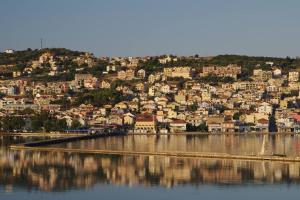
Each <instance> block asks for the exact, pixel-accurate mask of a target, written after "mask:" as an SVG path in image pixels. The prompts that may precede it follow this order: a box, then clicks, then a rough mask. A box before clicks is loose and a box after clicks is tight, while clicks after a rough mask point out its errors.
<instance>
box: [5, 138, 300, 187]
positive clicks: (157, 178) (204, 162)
mask: <svg viewBox="0 0 300 200" xmlns="http://www.w3.org/2000/svg"><path fill="white" fill-rule="evenodd" d="M180 138H181V136H180V137H174V138H169V137H167V136H162V137H160V138H159V139H158V138H157V137H154V136H142V137H135V136H134V137H127V139H125V140H120V138H118V137H114V138H110V139H109V140H108V139H107V140H106V141H104V140H101V141H102V142H103V143H101V145H106V148H107V147H108V146H110V147H111V146H113V145H115V147H114V148H117V147H120V146H122V147H123V148H132V146H133V143H136V145H134V148H136V149H138V150H140V149H144V150H148V151H153V150H155V149H162V148H165V146H167V147H168V148H169V149H175V148H178V146H179V147H180V148H181V149H182V150H184V149H189V148H191V146H192V145H195V146H198V145H199V141H198V140H196V139H195V138H194V139H190V138H187V137H184V138H183V139H180ZM198 139H199V138H198ZM214 139H215V138H206V143H210V142H212V143H213V140H214ZM239 139H240V138H239ZM235 140H237V138H235V137H229V138H226V137H222V138H220V141H221V144H223V145H225V146H227V148H229V149H230V148H231V146H232V145H235V144H239V142H237V141H235ZM287 140H288V141H289V139H287ZM108 141H110V143H108ZM146 141H147V142H146ZM168 141H170V144H169V143H168ZM271 141H273V142H274V140H271ZM275 141H277V140H276V138H275ZM280 141H282V140H280ZM86 142H87V143H88V145H90V146H95V145H99V143H98V141H97V140H92V141H85V142H83V141H81V142H79V143H74V145H80V146H82V148H85V145H87V143H86ZM240 142H241V141H240ZM290 142H291V141H289V142H288V143H290ZM194 143H195V144H194ZM241 143H242V144H243V145H245V144H244V142H241ZM275 143H276V144H277V143H278V142H275ZM0 144H2V142H0ZM201 144H203V145H204V143H201ZM72 145H73V144H69V146H71V147H72ZM277 145H278V146H279V147H281V145H282V144H281V143H278V144H277ZM287 149H288V148H287ZM299 172H300V163H280V162H261V161H239V160H213V159H200V158H199V159H198V158H197V159H196V158H191V159H190V158H177V157H164V156H110V155H89V154H72V153H59V152H26V151H20V152H10V151H7V150H6V149H5V148H3V149H1V148H0V184H1V185H5V186H6V188H11V187H16V186H21V187H25V188H28V189H31V188H38V189H40V190H45V191H53V190H66V189H72V188H88V187H92V186H93V185H95V184H97V183H110V184H116V185H130V186H131V185H144V186H151V185H160V186H163V187H172V186H174V185H179V184H180V185H200V184H207V183H212V184H224V183H226V184H228V183H229V184H242V183H245V182H247V183H249V182H250V183H275V182H276V183H291V182H297V183H298V182H300V173H299Z"/></svg>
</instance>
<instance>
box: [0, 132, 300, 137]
mask: <svg viewBox="0 0 300 200" xmlns="http://www.w3.org/2000/svg"><path fill="white" fill-rule="evenodd" d="M87 135H93V134H89V133H65V132H55V133H48V132H28V133H25V132H20V133H4V132H0V136H22V137H23V136H24V137H25V136H28V137H34V136H35V137H45V136H46V137H74V136H87ZM126 135H133V136H134V135H144V136H176V135H181V136H184V135H186V136H189V135H191V136H197V135H237V136H238V135H241V136H244V135H300V133H296V132H179V133H132V132H130V133H126V134H124V136H126Z"/></svg>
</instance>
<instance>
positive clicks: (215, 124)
mask: <svg viewBox="0 0 300 200" xmlns="http://www.w3.org/2000/svg"><path fill="white" fill-rule="evenodd" d="M223 122H224V117H222V116H213V117H208V118H207V121H206V125H207V127H208V132H221V131H222V124H223Z"/></svg>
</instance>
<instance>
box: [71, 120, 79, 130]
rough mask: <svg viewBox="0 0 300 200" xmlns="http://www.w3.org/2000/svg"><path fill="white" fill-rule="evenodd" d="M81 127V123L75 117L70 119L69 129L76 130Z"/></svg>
mask: <svg viewBox="0 0 300 200" xmlns="http://www.w3.org/2000/svg"><path fill="white" fill-rule="evenodd" d="M81 127H82V126H81V123H80V122H79V121H78V120H77V119H74V120H73V121H72V125H71V129H74V130H77V129H80V128H81Z"/></svg>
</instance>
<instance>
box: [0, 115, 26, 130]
mask: <svg viewBox="0 0 300 200" xmlns="http://www.w3.org/2000/svg"><path fill="white" fill-rule="evenodd" d="M24 126H25V120H24V119H23V118H21V117H15V116H6V117H4V118H3V119H2V128H3V130H4V131H13V130H22V128H23V127H24Z"/></svg>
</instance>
